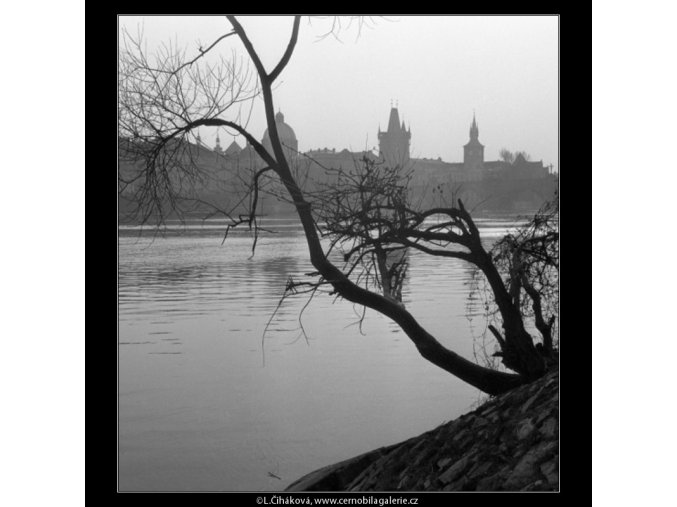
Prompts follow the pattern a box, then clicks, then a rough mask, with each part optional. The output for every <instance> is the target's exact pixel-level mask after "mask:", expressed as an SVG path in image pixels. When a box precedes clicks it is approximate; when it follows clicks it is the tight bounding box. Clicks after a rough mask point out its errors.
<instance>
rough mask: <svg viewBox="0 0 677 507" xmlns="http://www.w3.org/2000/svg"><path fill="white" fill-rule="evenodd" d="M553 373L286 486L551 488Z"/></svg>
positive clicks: (555, 443)
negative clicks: (416, 432)
mask: <svg viewBox="0 0 677 507" xmlns="http://www.w3.org/2000/svg"><path fill="white" fill-rule="evenodd" d="M558 489H559V371H558V370H555V371H553V372H551V373H549V374H548V375H546V376H545V377H543V378H542V379H539V380H538V381H536V382H534V383H532V384H529V385H526V386H522V387H520V388H517V389H514V390H513V391H510V392H509V393H506V394H504V395H501V396H497V397H496V398H493V399H491V400H489V401H488V402H486V403H485V404H483V405H482V406H481V407H479V408H477V409H476V410H473V411H472V412H470V413H468V414H465V415H463V416H461V417H459V418H458V419H455V420H453V421H450V422H448V423H445V424H443V425H441V426H439V427H438V428H436V429H434V430H432V431H428V432H426V433H424V434H422V435H419V436H417V437H414V438H410V439H409V440H406V441H404V442H400V443H398V444H395V445H391V446H388V447H383V448H380V449H376V450H374V451H371V452H368V453H365V454H362V455H360V456H357V457H355V458H352V459H348V460H345V461H342V462H340V463H336V464H334V465H329V466H327V467H324V468H321V469H319V470H316V471H314V472H311V473H309V474H307V475H305V476H304V477H302V478H300V479H299V480H297V481H295V482H293V483H292V484H290V485H289V486H288V487H287V489H286V491H557V490H558Z"/></svg>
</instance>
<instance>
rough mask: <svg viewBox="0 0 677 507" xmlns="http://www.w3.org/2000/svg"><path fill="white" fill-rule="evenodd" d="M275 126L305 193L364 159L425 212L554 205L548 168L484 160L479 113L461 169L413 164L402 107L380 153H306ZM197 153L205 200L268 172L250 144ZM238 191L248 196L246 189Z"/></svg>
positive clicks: (201, 147)
mask: <svg viewBox="0 0 677 507" xmlns="http://www.w3.org/2000/svg"><path fill="white" fill-rule="evenodd" d="M275 124H276V127H277V132H278V135H279V138H280V141H281V143H282V146H283V151H284V154H285V157H286V159H287V161H288V162H289V164H290V166H291V167H292V169H293V170H294V171H296V172H297V174H301V175H303V180H304V185H310V187H308V186H307V187H306V189H308V188H312V185H318V184H319V185H321V184H323V183H327V182H328V181H327V178H330V176H329V175H330V174H331V172H332V170H341V169H342V170H354V169H355V168H356V167H359V165H360V161H361V160H362V159H363V158H364V157H368V158H370V159H372V160H374V161H375V162H377V163H380V164H384V165H385V166H387V167H391V168H398V170H402V171H406V173H407V174H409V175H410V184H409V189H410V196H411V197H412V198H413V199H414V200H415V201H416V202H418V203H419V205H421V206H434V205H454V204H455V203H456V200H457V199H458V198H462V199H463V201H464V203H465V204H466V206H471V207H473V208H474V209H475V210H480V211H481V210H487V211H497V210H498V211H500V210H506V211H514V210H527V209H536V208H538V207H540V205H541V204H543V202H545V201H546V200H548V199H550V198H552V196H553V195H554V193H555V190H556V188H557V184H558V180H557V176H556V175H552V174H550V172H549V170H548V168H547V167H545V166H544V165H543V161H528V160H526V159H525V158H524V157H523V156H522V155H518V156H517V157H516V158H515V160H514V161H513V162H512V163H510V162H507V161H504V160H494V161H486V160H484V145H483V144H482V143H481V142H480V140H479V126H478V123H477V118H476V116H475V114H474V113H473V118H472V122H471V123H470V129H469V138H468V142H467V143H466V144H465V145H464V146H463V161H462V162H446V161H443V160H442V159H441V158H437V159H432V158H416V157H412V156H411V153H410V143H411V137H412V130H411V125H409V126H406V125H405V123H404V121H401V120H400V114H399V111H398V108H397V107H391V109H390V114H389V118H388V127H387V130H385V131H381V128H380V126H379V127H378V143H379V146H378V153H374V152H372V151H368V150H367V151H357V152H353V151H349V150H347V149H342V150H337V149H335V148H327V147H324V148H317V149H311V150H308V151H306V152H303V153H301V152H299V151H298V137H297V135H296V133H295V132H294V129H293V128H292V127H291V125H289V124H288V123H286V122H285V116H284V114H283V113H282V112H281V111H278V112H277V114H276V115H275ZM261 144H262V145H263V146H264V147H265V148H266V149H267V150H269V151H270V152H272V146H271V143H270V135H269V132H268V129H266V130H265V132H264V133H263V136H262V138H261ZM195 149H196V154H197V155H198V156H197V157H196V158H197V159H198V160H199V161H200V164H201V165H202V167H203V168H204V172H205V175H206V176H205V177H204V178H202V179H201V180H200V182H199V185H200V187H199V188H197V189H196V193H198V194H200V196H201V197H205V196H207V197H208V196H213V197H214V198H217V196H223V195H224V193H225V194H227V195H230V196H231V197H232V196H233V195H234V193H237V191H236V190H234V189H235V188H236V187H237V185H240V186H242V182H243V181H247V179H248V178H250V176H247V174H249V175H250V174H251V171H252V170H253V169H254V170H255V169H259V168H263V167H265V165H266V164H265V163H264V161H263V159H262V158H261V157H260V156H259V155H258V153H256V151H255V150H254V148H253V147H252V146H251V145H250V144H249V143H248V142H247V144H246V145H245V146H244V147H243V148H242V147H240V145H238V143H237V142H236V141H235V140H233V141H232V142H231V143H230V145H229V146H228V148H227V149H226V150H223V148H222V146H221V140H220V138H219V134H218V132H217V134H216V142H215V144H214V147H213V148H212V149H210V148H208V147H207V146H206V145H205V144H204V143H203V142H202V141H201V140H199V139H198V145H196V146H195ZM334 172H335V171H334ZM132 190H133V188H132ZM241 191H242V192H246V191H247V188H245V187H243V188H242V189H241ZM232 198H234V197H232ZM221 199H222V197H221ZM260 199H261V202H262V203H263V205H264V207H265V206H266V205H267V206H268V207H269V208H270V212H271V213H276V212H291V211H292V210H291V208H290V205H287V206H284V205H281V206H280V205H278V204H274V203H272V202H271V199H272V198H271V199H268V201H266V197H265V196H264V195H260Z"/></svg>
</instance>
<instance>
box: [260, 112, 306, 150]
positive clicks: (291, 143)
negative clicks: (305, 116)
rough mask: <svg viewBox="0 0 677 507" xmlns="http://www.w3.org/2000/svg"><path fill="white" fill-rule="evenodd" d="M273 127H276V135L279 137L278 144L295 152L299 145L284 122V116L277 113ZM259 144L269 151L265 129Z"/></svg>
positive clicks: (294, 135)
mask: <svg viewBox="0 0 677 507" xmlns="http://www.w3.org/2000/svg"><path fill="white" fill-rule="evenodd" d="M275 126H276V127H277V134H278V135H279V136H280V142H281V143H282V146H283V147H287V148H291V149H292V150H293V151H297V150H298V144H299V143H298V140H297V139H296V134H295V133H294V129H292V128H291V127H290V126H289V125H288V124H287V123H285V122H284V115H283V114H282V113H281V112H279V111H278V113H277V114H276V115H275ZM261 144H263V146H264V147H265V148H266V149H268V150H271V145H270V137H269V135H268V129H266V131H265V132H264V133H263V139H262V140H261ZM271 151H272V150H271Z"/></svg>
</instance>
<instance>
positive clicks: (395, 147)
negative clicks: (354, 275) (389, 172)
mask: <svg viewBox="0 0 677 507" xmlns="http://www.w3.org/2000/svg"><path fill="white" fill-rule="evenodd" d="M410 140H411V128H409V129H406V128H405V126H404V122H402V125H400V114H399V112H398V111H397V107H391V108H390V118H389V120H388V130H387V131H386V132H381V127H379V129H378V145H379V156H380V157H381V158H382V159H383V160H384V161H385V163H386V164H387V165H388V166H389V167H396V166H399V167H402V166H404V165H405V164H406V163H407V162H408V161H409V141H410Z"/></svg>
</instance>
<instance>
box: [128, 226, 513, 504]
mask: <svg viewBox="0 0 677 507" xmlns="http://www.w3.org/2000/svg"><path fill="white" fill-rule="evenodd" d="M512 223H513V222H507V221H505V220H484V221H482V220H478V225H479V226H480V228H481V229H482V233H483V235H484V236H485V237H486V238H488V241H491V239H492V238H496V237H499V236H500V235H502V234H505V232H507V231H508V230H509V229H510V228H511V224H512ZM170 225H171V224H170ZM266 227H270V228H271V229H274V230H276V231H278V232H277V234H264V235H263V236H262V237H261V238H260V239H259V244H258V247H257V251H256V255H255V256H254V257H253V258H250V257H251V235H250V234H249V233H248V232H246V231H234V232H233V231H231V233H230V235H229V237H228V239H227V241H226V242H225V243H224V244H223V245H222V244H221V239H222V234H223V224H220V223H216V222H209V221H207V222H195V223H190V222H189V223H187V224H185V225H182V226H178V225H177V226H170V228H169V229H168V230H167V231H166V232H167V234H165V236H163V237H155V236H154V235H153V233H152V231H144V230H140V229H139V228H135V227H129V226H128V227H121V228H120V239H119V277H118V284H119V342H118V343H119V347H118V351H119V486H120V490H122V491H166V490H178V491H241V490H246V491H262V490H280V489H283V488H284V487H285V486H287V485H288V484H289V483H290V482H292V481H293V480H295V479H297V478H298V477H300V476H301V475H303V474H305V473H307V472H309V471H311V470H314V469H316V468H319V467H321V466H324V465H327V464H330V463H333V462H336V461H339V460H342V459H346V458H349V457H351V456H354V455H356V454H359V453H362V452H366V451H368V450H371V449H373V448H376V447H379V446H382V445H388V444H392V443H395V442H397V441H399V440H403V439H406V438H409V437H411V436H413V435H416V434H418V433H421V432H423V431H427V430H429V429H431V428H433V427H435V426H437V425H439V424H441V423H442V422H444V421H447V420H450V419H453V418H455V417H457V416H458V415H460V414H461V413H463V412H465V411H467V410H468V408H469V406H470V405H471V404H472V403H473V402H475V401H476V399H477V392H476V390H474V389H472V388H470V387H468V386H467V385H465V384H463V383H462V382H460V381H459V380H457V379H455V378H453V377H451V376H450V375H448V374H446V373H445V372H443V371H441V370H440V369H438V368H437V367H435V366H433V365H431V364H429V363H427V362H426V361H425V360H423V359H422V358H421V357H420V356H419V355H418V353H417V352H416V350H415V348H414V346H413V345H412V344H411V342H410V341H409V340H408V338H407V337H406V336H405V335H404V334H403V333H402V332H401V331H400V330H399V328H397V326H395V325H394V324H393V323H392V322H390V321H388V320H387V319H385V318H384V317H382V316H380V315H378V314H375V313H373V312H367V314H366V318H365V320H364V322H363V326H362V332H363V334H362V333H361V332H360V326H358V325H357V323H358V321H359V318H360V315H361V309H359V308H354V307H353V305H351V304H350V303H348V302H345V301H338V302H334V297H330V296H327V295H322V296H320V295H318V296H316V297H315V299H314V300H313V302H312V303H311V304H310V305H309V306H308V308H306V309H305V311H304V312H303V317H302V318H303V328H304V329H305V331H306V333H307V337H308V341H306V340H304V339H303V338H301V336H302V333H301V326H300V324H299V314H300V313H301V310H302V309H303V307H304V305H305V303H306V301H307V300H306V299H305V298H303V297H299V298H290V299H287V300H285V302H284V303H283V304H282V306H281V307H280V308H279V309H278V311H277V313H276V314H275V317H274V319H273V320H272V321H271V323H270V326H269V327H268V330H267V332H266V333H265V336H263V331H264V328H265V326H266V323H267V321H268V319H269V318H270V316H271V315H272V314H273V312H274V310H275V308H276V305H277V303H278V301H279V298H280V296H281V295H282V293H283V291H284V287H285V282H286V281H287V279H288V277H289V276H290V275H291V276H293V277H294V278H295V279H301V278H303V276H304V273H307V272H310V271H313V269H312V267H311V265H310V262H309V260H308V253H307V249H306V248H307V246H306V243H305V238H304V237H303V234H302V230H301V228H300V227H299V226H298V225H297V223H296V222H294V221H291V220H270V221H269V223H268V224H267V225H266ZM408 261H409V262H408V270H407V276H406V281H405V283H404V285H403V287H402V300H403V302H404V304H405V305H406V306H407V309H408V310H409V311H410V312H412V313H413V314H414V315H415V316H416V317H417V318H418V319H419V320H420V322H421V323H422V324H423V325H424V326H425V327H426V328H427V329H428V330H429V331H431V332H432V333H433V334H434V335H435V336H437V337H438V339H439V340H440V341H441V342H442V343H444V344H445V345H447V346H449V347H451V348H452V349H453V350H455V351H457V352H459V353H461V354H463V355H464V356H466V357H472V338H471V333H470V330H469V326H468V321H467V319H466V317H465V311H466V298H467V292H468V288H467V286H466V283H467V282H468V280H469V277H470V274H471V270H470V268H469V267H468V266H467V265H465V264H464V263H463V262H462V261H460V260H457V259H445V260H444V261H440V259H433V258H429V257H427V256H425V255H422V254H420V253H419V252H410V253H409V255H408ZM264 353H265V366H264V365H263V361H262V358H263V355H264Z"/></svg>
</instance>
